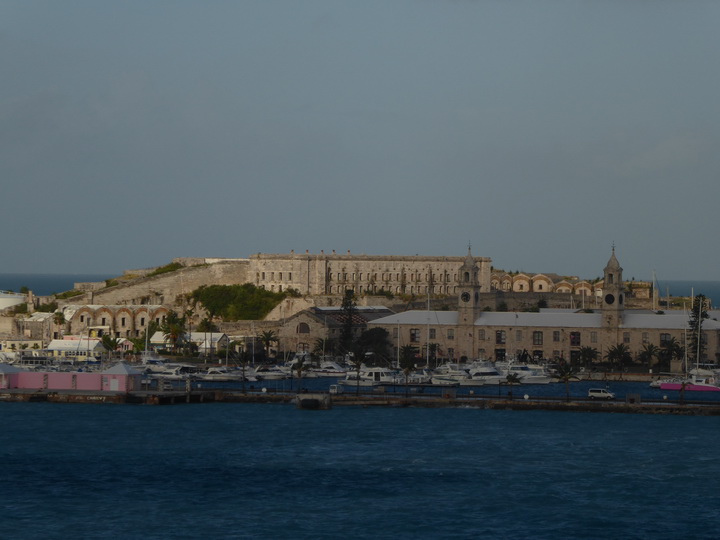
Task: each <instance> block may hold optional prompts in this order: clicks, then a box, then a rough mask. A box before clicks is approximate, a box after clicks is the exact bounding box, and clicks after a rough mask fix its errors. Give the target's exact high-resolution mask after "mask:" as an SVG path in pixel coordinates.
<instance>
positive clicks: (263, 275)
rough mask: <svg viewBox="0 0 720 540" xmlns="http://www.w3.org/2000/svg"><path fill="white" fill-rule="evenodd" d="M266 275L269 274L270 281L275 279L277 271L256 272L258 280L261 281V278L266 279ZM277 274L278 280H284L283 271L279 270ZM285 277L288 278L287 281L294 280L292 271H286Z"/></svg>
mask: <svg viewBox="0 0 720 540" xmlns="http://www.w3.org/2000/svg"><path fill="white" fill-rule="evenodd" d="M266 275H267V277H269V278H270V281H275V272H258V273H257V274H256V277H257V280H258V281H260V280H262V281H265V279H266ZM277 275H278V277H277V280H278V281H282V280H283V273H282V272H277ZM285 279H287V281H292V272H285Z"/></svg>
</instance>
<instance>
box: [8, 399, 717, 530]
mask: <svg viewBox="0 0 720 540" xmlns="http://www.w3.org/2000/svg"><path fill="white" fill-rule="evenodd" d="M0 414H2V418H3V420H4V422H3V430H2V434H0V455H1V456H2V468H3V479H2V483H0V501H1V503H0V504H1V508H2V516H3V525H2V535H3V537H4V538H24V539H35V538H37V539H40V538H42V539H60V538H63V539H64V538H146V539H165V538H188V539H189V538H308V539H310V538H313V539H314V538H327V539H330V538H342V537H346V538H373V539H374V538H407V539H414V538H498V539H501V538H502V539H528V538H532V539H557V538H577V539H595V538H597V539H600V538H602V539H607V538H623V539H633V538H637V539H641V538H642V539H645V538H647V539H653V540H660V539H668V540H669V539H677V538H683V539H716V538H718V537H720V510H719V508H720V490H718V489H717V479H718V477H719V476H720V459H718V448H720V419H718V418H713V417H682V416H646V415H623V414H605V413H563V412H544V411H534V412H520V411H489V410H482V409H470V408H447V409H423V408H360V407H335V408H334V409H332V410H329V411H303V410H297V409H295V408H294V407H293V406H290V405H249V404H199V405H174V406H166V407H158V406H130V405H68V404H48V403H2V404H0Z"/></svg>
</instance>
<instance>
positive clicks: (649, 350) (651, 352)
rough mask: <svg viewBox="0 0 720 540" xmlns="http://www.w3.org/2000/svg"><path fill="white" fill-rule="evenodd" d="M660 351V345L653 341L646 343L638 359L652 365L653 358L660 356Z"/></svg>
mask: <svg viewBox="0 0 720 540" xmlns="http://www.w3.org/2000/svg"><path fill="white" fill-rule="evenodd" d="M660 353H661V351H660V347H658V346H657V345H655V344H653V343H645V344H644V345H643V347H642V350H641V351H640V354H638V360H640V362H642V363H643V364H647V366H648V367H651V366H652V363H653V359H659V358H660Z"/></svg>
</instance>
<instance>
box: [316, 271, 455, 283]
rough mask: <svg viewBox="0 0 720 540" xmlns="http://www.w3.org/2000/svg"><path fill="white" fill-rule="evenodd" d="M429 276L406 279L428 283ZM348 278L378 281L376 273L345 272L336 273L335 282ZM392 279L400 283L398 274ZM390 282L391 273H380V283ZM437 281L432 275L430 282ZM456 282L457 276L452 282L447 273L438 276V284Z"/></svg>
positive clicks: (436, 277)
mask: <svg viewBox="0 0 720 540" xmlns="http://www.w3.org/2000/svg"><path fill="white" fill-rule="evenodd" d="M429 275H430V274H425V275H424V276H423V275H422V274H409V275H408V276H407V279H408V280H409V281H415V282H417V281H428V276H429ZM348 276H352V277H351V278H350V279H351V280H352V281H355V280H357V281H362V280H363V276H364V277H365V279H367V280H368V281H377V279H378V274H377V272H375V273H372V274H371V273H369V272H368V273H367V274H363V273H362V272H360V273H356V272H353V273H352V274H349V273H347V272H338V273H337V281H347V280H348ZM402 277H403V279H405V278H406V276H405V275H404V274H403V276H402ZM422 278H424V279H422ZM328 279H329V280H331V279H332V274H331V273H329V272H328ZM394 279H395V281H400V274H395V278H394ZM391 280H393V275H392V273H390V272H381V273H380V281H391ZM437 280H438V275H437V274H432V281H435V282H437ZM456 280H457V274H455V275H453V277H452V280H451V279H450V274H448V273H447V272H446V273H443V274H440V282H442V283H450V282H451V281H453V282H454V281H456Z"/></svg>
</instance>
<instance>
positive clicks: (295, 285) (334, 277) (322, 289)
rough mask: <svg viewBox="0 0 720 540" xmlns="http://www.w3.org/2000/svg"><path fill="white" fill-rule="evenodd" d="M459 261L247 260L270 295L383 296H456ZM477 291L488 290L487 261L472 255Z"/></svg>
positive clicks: (294, 256) (332, 256)
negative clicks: (286, 292) (290, 291)
mask: <svg viewBox="0 0 720 540" xmlns="http://www.w3.org/2000/svg"><path fill="white" fill-rule="evenodd" d="M463 260H464V259H463V257H429V256H421V255H414V256H393V255H387V256H385V255H355V254H351V253H350V251H348V252H347V253H346V254H337V253H335V251H333V252H332V253H325V252H321V253H320V254H311V253H308V252H305V253H303V254H299V253H294V252H291V253H289V254H279V255H278V254H264V253H258V254H256V255H253V256H251V257H250V259H249V270H248V277H249V279H250V281H251V282H252V283H253V284H255V285H257V286H258V287H263V288H265V289H268V290H271V291H283V290H286V289H288V288H292V289H296V290H298V291H299V292H300V293H301V294H308V295H340V296H342V295H343V294H344V293H345V291H346V290H348V289H351V290H353V291H354V292H355V294H356V295H362V294H377V293H382V292H383V291H384V292H386V293H392V294H396V295H399V294H407V295H418V296H420V295H422V296H424V295H427V294H430V295H455V294H456V293H457V287H458V268H459V266H460V265H461V264H462V262H463ZM473 260H474V261H475V263H476V264H477V267H478V281H479V287H480V288H481V289H482V291H483V292H489V291H490V273H491V260H490V259H489V258H487V257H474V258H473Z"/></svg>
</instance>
